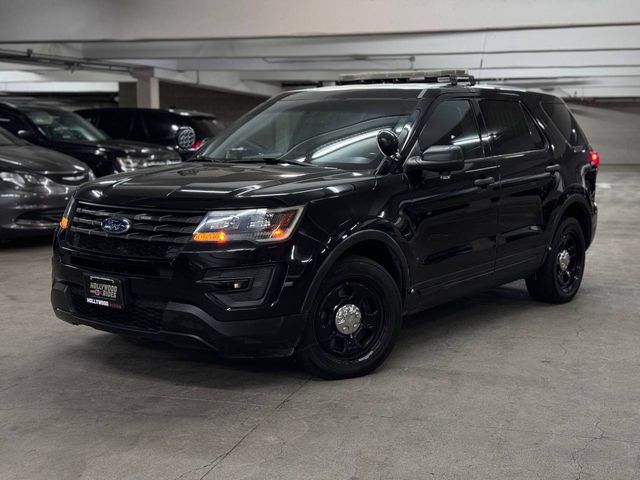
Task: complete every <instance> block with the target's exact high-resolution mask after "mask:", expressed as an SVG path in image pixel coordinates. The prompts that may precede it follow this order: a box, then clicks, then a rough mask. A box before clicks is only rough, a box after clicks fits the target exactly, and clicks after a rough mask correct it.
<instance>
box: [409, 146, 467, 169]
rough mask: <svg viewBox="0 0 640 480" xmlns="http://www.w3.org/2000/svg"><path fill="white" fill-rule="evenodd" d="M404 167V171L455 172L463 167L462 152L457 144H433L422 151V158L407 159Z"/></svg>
mask: <svg viewBox="0 0 640 480" xmlns="http://www.w3.org/2000/svg"><path fill="white" fill-rule="evenodd" d="M404 167H405V168H404V169H405V171H412V170H429V171H431V172H438V173H450V172H456V171H458V170H462V169H464V154H463V153H462V148H460V147H458V146H457V145H433V146H432V147H429V148H428V149H426V150H425V151H424V152H423V153H422V158H420V157H413V158H410V159H408V160H407V161H406V162H405V164H404Z"/></svg>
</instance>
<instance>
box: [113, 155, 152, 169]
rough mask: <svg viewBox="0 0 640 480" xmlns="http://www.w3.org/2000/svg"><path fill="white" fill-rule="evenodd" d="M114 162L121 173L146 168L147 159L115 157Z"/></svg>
mask: <svg viewBox="0 0 640 480" xmlns="http://www.w3.org/2000/svg"><path fill="white" fill-rule="evenodd" d="M116 162H117V163H118V166H119V167H120V170H121V171H123V172H132V171H134V170H137V169H139V168H146V167H147V166H148V165H147V159H146V158H133V157H130V156H129V155H127V156H126V157H116Z"/></svg>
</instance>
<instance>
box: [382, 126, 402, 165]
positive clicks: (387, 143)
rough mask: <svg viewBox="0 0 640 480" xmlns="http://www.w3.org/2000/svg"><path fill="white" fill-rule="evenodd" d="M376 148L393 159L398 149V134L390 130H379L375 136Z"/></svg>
mask: <svg viewBox="0 0 640 480" xmlns="http://www.w3.org/2000/svg"><path fill="white" fill-rule="evenodd" d="M377 140H378V148H379V149H380V151H381V152H382V154H383V155H384V156H385V157H389V158H393V159H395V156H396V155H397V154H398V151H399V150H400V141H399V140H398V136H397V135H396V134H395V133H394V132H393V131H392V130H380V131H379V132H378V136H377Z"/></svg>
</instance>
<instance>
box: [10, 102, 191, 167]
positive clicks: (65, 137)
mask: <svg viewBox="0 0 640 480" xmlns="http://www.w3.org/2000/svg"><path fill="white" fill-rule="evenodd" d="M0 127H2V128H5V129H6V130H8V131H10V132H12V133H13V134H14V135H17V136H18V137H20V138H22V139H24V140H27V141H28V142H30V143H33V144H35V145H39V146H41V147H45V148H50V149H52V150H56V151H58V152H61V153H65V154H67V155H70V156H72V157H75V158H77V159H78V160H81V161H83V162H84V163H86V164H87V165H88V166H89V167H90V168H91V170H92V171H93V173H94V174H95V175H96V176H97V177H101V176H104V175H110V174H112V173H119V172H130V171H133V170H138V169H140V168H146V167H152V166H164V165H172V164H175V163H179V162H180V161H181V160H182V159H181V157H180V155H178V153H176V152H175V151H174V150H173V149H169V148H164V147H159V146H157V145H152V144H149V143H141V142H132V141H126V140H113V139H111V138H110V137H109V136H108V135H107V134H106V133H104V132H103V131H101V130H99V129H97V128H96V127H95V126H93V125H92V124H91V123H90V122H88V121H86V120H85V119H84V118H82V117H81V116H80V115H77V114H75V113H72V112H69V111H66V110H63V109H60V108H54V107H48V106H38V105H33V104H28V105H15V104H11V103H6V102H0ZM174 142H175V140H174Z"/></svg>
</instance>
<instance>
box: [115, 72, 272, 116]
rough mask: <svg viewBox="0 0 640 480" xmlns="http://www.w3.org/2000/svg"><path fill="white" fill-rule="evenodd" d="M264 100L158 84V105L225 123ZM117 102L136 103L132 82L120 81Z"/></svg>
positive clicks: (125, 105)
mask: <svg viewBox="0 0 640 480" xmlns="http://www.w3.org/2000/svg"><path fill="white" fill-rule="evenodd" d="M265 100H266V98H265V97H260V96H254V95H241V94H235V93H227V92H220V91H216V90H211V89H205V88H199V87H191V86H189V85H178V84H174V83H165V82H161V83H160V107H162V108H173V107H175V108H183V109H187V110H199V111H201V112H209V113H213V114H215V115H216V116H217V117H218V119H219V120H220V121H222V122H223V123H225V124H226V125H229V124H230V123H231V122H233V121H234V120H236V119H237V118H238V117H240V116H241V115H243V114H244V113H246V112H248V111H249V110H251V109H252V108H253V107H255V106H257V105H259V104H260V103H262V102H264V101H265ZM119 105H120V106H121V107H135V106H136V84H135V83H121V84H120V91H119Z"/></svg>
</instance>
